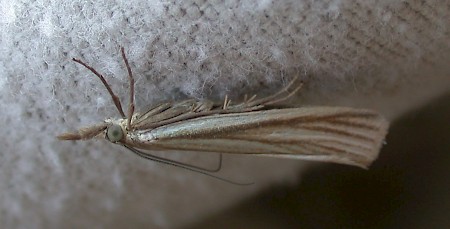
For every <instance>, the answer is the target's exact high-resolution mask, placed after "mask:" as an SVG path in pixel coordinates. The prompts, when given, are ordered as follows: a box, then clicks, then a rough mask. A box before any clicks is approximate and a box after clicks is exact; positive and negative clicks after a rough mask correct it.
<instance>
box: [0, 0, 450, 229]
mask: <svg viewBox="0 0 450 229" xmlns="http://www.w3.org/2000/svg"><path fill="white" fill-rule="evenodd" d="M449 9H450V4H449V2H448V1H433V0H427V1H413V0H410V1H403V2H395V3H391V1H381V2H377V3H370V2H366V1H358V2H355V1H274V2H272V1H258V3H257V4H255V3H254V2H253V1H239V2H238V1H228V0H226V1H211V2H209V1H180V2H178V1H173V2H169V3H166V2H163V3H162V2H158V1H141V0H135V1H123V2H108V1H105V2H103V1H95V2H93V3H90V2H85V1H70V2H60V1H55V2H52V1H29V2H27V1H25V2H24V1H22V2H15V1H4V2H2V4H0V13H1V16H0V26H1V30H2V33H1V34H2V35H1V41H0V51H1V55H0V88H1V90H0V101H1V103H0V110H1V111H2V112H1V114H0V122H1V123H3V124H4V128H3V138H2V140H1V142H0V145H1V146H2V148H1V149H2V150H1V152H0V158H1V159H0V168H1V173H0V207H1V209H2V210H1V211H0V222H1V223H2V224H3V225H1V226H3V227H4V228H30V227H34V228H49V227H50V228H59V227H61V226H68V225H70V226H73V227H109V228H111V227H116V228H119V227H121V226H135V227H144V226H145V227H147V228H148V227H161V228H171V227H176V226H181V225H185V224H186V223H188V222H193V221H197V220H198V219H200V218H202V217H205V216H206V215H209V214H211V213H212V212H215V211H218V210H220V209H223V208H224V207H227V206H231V205H233V204H235V203H238V202H239V201H240V200H242V199H244V198H245V197H248V196H252V195H254V194H255V193H257V192H258V191H259V190H261V188H263V187H266V186H267V185H273V184H277V183H278V182H281V183H284V182H286V181H292V180H295V179H296V178H297V176H298V175H297V172H298V171H299V170H301V169H305V168H306V167H305V166H304V165H307V164H308V163H304V162H300V161H289V160H276V159H270V158H268V159H264V158H252V157H239V156H227V157H225V164H224V171H223V173H222V174H221V175H223V176H225V177H232V178H234V179H238V180H251V181H255V182H257V185H254V186H252V187H247V188H242V187H235V186H230V185H228V184H224V183H221V182H219V181H216V180H212V179H210V178H207V177H204V176H201V175H198V174H192V173H188V172H185V171H182V170H179V169H177V168H169V167H167V166H161V165H156V164H154V163H152V162H148V161H144V160H141V159H139V158H137V157H135V156H134V155H131V154H130V153H128V152H127V151H126V150H124V149H122V148H120V147H116V146H111V145H109V144H107V143H106V142H95V141H94V142H79V143H67V142H58V141H56V139H55V138H54V136H55V135H57V134H58V133H61V132H63V131H66V130H68V129H74V128H78V127H80V126H82V125H87V124H91V123H95V122H99V121H101V120H103V119H104V118H106V117H111V116H116V115H117V112H116V111H115V110H114V107H113V106H112V103H111V102H110V98H109V97H108V95H107V94H106V91H105V89H104V88H102V86H101V84H100V83H99V82H98V80H97V79H95V78H93V77H92V76H91V75H90V74H89V73H88V72H87V71H86V70H84V69H82V68H81V67H80V66H78V65H75V63H73V62H71V61H70V59H71V58H72V57H78V58H82V59H84V60H86V61H87V62H89V63H91V64H92V65H94V67H96V68H97V70H99V71H101V72H103V73H104V74H105V75H106V76H107V77H108V79H109V81H110V82H111V84H112V86H113V89H114V90H115V91H116V92H117V93H118V94H119V95H120V97H121V98H122V99H123V100H124V102H126V99H125V98H127V94H126V93H127V82H126V74H125V69H124V68H123V64H122V62H121V59H120V55H119V45H123V46H125V47H126V49H127V53H128V56H129V59H130V62H131V64H132V67H133V71H134V72H135V75H136V78H137V92H138V95H137V98H136V99H137V107H138V109H139V108H142V107H144V106H146V105H149V104H150V105H151V104H154V103H156V102H157V101H162V100H172V99H183V98H186V97H190V96H192V97H196V98H204V97H209V98H211V97H212V98H215V99H219V98H220V99H221V98H223V96H224V95H225V94H228V95H229V96H230V97H231V98H232V99H233V100H237V99H238V98H241V97H242V96H243V95H244V94H245V93H248V92H249V93H255V92H257V93H259V94H267V93H270V92H272V91H275V90H277V89H279V88H280V87H281V86H282V85H283V83H285V82H286V81H287V80H288V78H291V77H292V76H294V75H298V76H299V77H300V78H301V79H302V80H303V81H304V82H305V87H304V89H303V91H302V92H301V95H300V96H299V97H298V98H296V99H294V100H292V101H290V102H291V103H292V104H293V105H300V104H306V105H316V104H327V105H347V106H352V107H364V108H371V109H376V110H378V111H379V112H380V113H383V114H385V115H386V116H387V117H388V118H390V119H394V118H395V117H397V116H399V115H401V114H402V113H404V112H405V111H407V110H409V109H412V108H414V107H417V106H419V105H421V104H424V103H426V102H427V101H429V100H430V99H431V98H434V97H437V96H439V95H441V94H443V93H444V92H445V91H448V90H449V89H450V77H449V74H450V65H449V64H448V63H449V60H450V57H449V56H450V38H449V34H450V25H449V21H450V18H449V15H450V10H449ZM173 156H174V157H175V158H176V159H181V160H184V161H189V162H194V163H196V164H201V165H206V164H212V163H214V162H215V161H216V159H217V157H216V156H215V155H209V154H208V155H204V154H189V155H187V154H173Z"/></svg>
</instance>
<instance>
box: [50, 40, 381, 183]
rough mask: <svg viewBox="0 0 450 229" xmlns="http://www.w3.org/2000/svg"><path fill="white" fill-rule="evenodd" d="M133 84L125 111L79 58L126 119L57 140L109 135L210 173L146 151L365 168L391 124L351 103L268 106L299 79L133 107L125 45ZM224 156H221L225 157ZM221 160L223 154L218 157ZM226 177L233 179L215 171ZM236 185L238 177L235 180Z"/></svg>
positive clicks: (207, 172)
mask: <svg viewBox="0 0 450 229" xmlns="http://www.w3.org/2000/svg"><path fill="white" fill-rule="evenodd" d="M121 54H122V58H123V60H124V62H125V65H126V68H127V71H128V78H129V81H130V104H129V106H128V113H127V115H125V113H124V111H123V109H122V105H121V103H120V101H119V98H118V97H117V96H116V95H115V94H114V92H113V91H112V90H111V87H110V86H109V85H108V83H107V82H106V80H105V79H104V77H103V76H102V75H101V74H100V73H98V72H97V71H96V70H95V69H94V68H92V67H90V66H89V65H87V64H85V63H84V62H82V61H81V60H78V59H75V58H74V59H73V60H74V61H75V62H77V63H79V64H81V65H83V66H84V67H86V68H87V69H89V70H90V71H91V72H92V73H94V74H95V75H96V76H97V77H98V78H99V79H100V80H101V81H102V82H103V84H104V86H105V87H106V89H107V90H108V92H109V94H110V95H111V97H112V100H113V101H114V104H115V106H116V108H117V110H118V111H119V113H120V115H121V116H122V118H118V119H106V120H105V121H104V122H103V123H100V124H97V125H93V126H89V127H86V128H81V129H80V130H78V131H76V132H72V133H64V134H61V135H59V136H58V138H59V139H60V140H87V139H92V138H94V137H95V138H98V137H99V138H106V139H107V140H109V141H110V142H112V143H115V144H119V145H122V146H124V147H126V148H128V149H129V150H131V151H132V152H134V153H136V154H137V155H139V156H141V157H144V158H146V159H150V160H154V161H157V162H162V163H165V164H170V165H174V166H177V167H182V168H184V169H188V170H193V171H197V172H200V173H202V174H205V175H208V176H213V175H211V174H210V172H215V171H218V170H219V169H220V166H219V168H217V169H212V170H208V169H205V168H201V167H197V166H193V165H187V164H184V163H180V162H177V161H173V160H169V159H165V158H161V157H157V156H154V155H151V154H149V153H148V152H143V151H142V150H173V151H207V152H217V153H234V154H251V155H263V156H272V157H280V158H293V159H305V160H313V161H324V162H334V163H340V164H347V165H354V166H359V167H362V168H367V167H368V166H369V165H370V164H371V163H372V162H373V161H374V160H375V159H376V158H377V156H378V152H379V150H380V147H381V145H382V143H383V140H384V137H385V135H386V133H387V129H388V125H389V124H388V122H387V121H386V120H385V119H384V118H383V117H382V116H381V115H380V114H378V113H377V112H374V111H371V110H366V109H355V108H347V107H321V106H317V107H302V108H285V109H268V108H267V107H268V106H269V105H273V104H277V103H280V102H282V101H284V100H286V99H288V98H290V97H291V96H292V95H294V94H295V93H296V92H297V91H298V90H299V89H300V87H301V83H300V84H299V85H297V86H295V81H296V80H295V79H294V80H293V81H291V82H290V83H289V84H288V85H287V86H286V87H285V88H284V89H283V90H281V91H279V92H278V93H276V94H274V95H271V96H268V97H265V98H261V99H256V96H253V97H251V98H249V99H247V98H245V99H244V102H242V103H239V104H231V102H230V100H229V99H227V98H226V97H225V100H224V102H223V103H220V104H216V103H213V102H211V101H197V100H194V99H191V100H185V101H181V102H167V103H162V104H159V105H157V106H155V107H153V108H151V109H149V110H148V111H146V112H143V113H135V112H134V79H133V75H132V72H131V68H130V65H129V63H128V60H127V58H126V56H125V51H124V49H123V48H121ZM220 155H221V154H220ZM220 159H222V158H221V157H220ZM213 177H216V178H218V179H221V180H225V181H227V182H230V181H229V180H226V179H223V178H220V177H217V176H213ZM231 183H234V182H231Z"/></svg>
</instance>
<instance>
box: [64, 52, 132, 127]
mask: <svg viewBox="0 0 450 229" xmlns="http://www.w3.org/2000/svg"><path fill="white" fill-rule="evenodd" d="M72 60H73V61H75V62H77V63H79V64H81V65H83V66H84V67H85V68H87V69H89V70H90V71H91V72H92V73H94V74H95V75H96V76H97V77H98V78H99V79H100V80H101V81H102V83H103V85H104V86H105V87H106V90H108V92H109V95H110V96H111V98H112V100H113V102H114V105H116V108H117V110H118V111H119V113H120V115H121V116H122V118H125V113H124V112H123V109H122V104H121V103H120V100H119V97H117V95H116V94H114V92H113V90H112V89H111V87H110V86H109V84H108V82H106V80H105V77H103V75H102V74H100V73H98V72H97V71H96V70H95V69H94V68H93V67H91V66H89V65H87V64H86V63H84V62H83V61H81V60H79V59H75V58H72Z"/></svg>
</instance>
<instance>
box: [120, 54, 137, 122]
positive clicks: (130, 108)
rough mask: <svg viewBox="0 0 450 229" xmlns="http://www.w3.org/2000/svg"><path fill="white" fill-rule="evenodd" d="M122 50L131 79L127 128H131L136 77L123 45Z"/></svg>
mask: <svg viewBox="0 0 450 229" xmlns="http://www.w3.org/2000/svg"><path fill="white" fill-rule="evenodd" d="M120 52H121V53H122V58H123V61H124V62H125V66H126V67H127V71H128V79H129V81H130V103H129V104H128V120H127V129H128V130H131V118H133V113H134V78H133V73H132V72H131V67H130V64H129V63H128V59H127V57H126V56H125V49H124V48H123V47H121V48H120Z"/></svg>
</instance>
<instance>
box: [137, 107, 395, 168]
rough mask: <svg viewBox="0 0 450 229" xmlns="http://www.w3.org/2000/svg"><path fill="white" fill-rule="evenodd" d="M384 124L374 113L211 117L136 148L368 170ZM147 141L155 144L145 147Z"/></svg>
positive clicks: (164, 130)
mask: <svg viewBox="0 0 450 229" xmlns="http://www.w3.org/2000/svg"><path fill="white" fill-rule="evenodd" d="M387 128H388V122H387V121H386V120H385V119H384V118H383V117H381V116H380V115H379V114H378V113H376V112H373V111H370V110H363V109H353V108H342V107H309V108H292V109H278V110H268V111H257V112H247V113H239V114H225V115H214V116H208V117H201V118H196V119H192V120H186V121H182V122H178V123H174V124H170V125H166V126H162V127H159V128H156V129H153V130H151V131H149V132H147V133H145V134H144V133H143V135H142V137H143V138H146V139H141V140H142V141H147V143H148V144H141V145H140V146H138V147H140V148H149V149H166V150H167V149H169V150H189V151H210V152H221V153H236V154H256V155H264V156H273V157H286V158H297V159H305V160H314V161H327V162H334V163H341V164H350V165H356V166H360V167H364V168H366V167H368V166H369V165H370V164H371V163H372V162H373V161H374V160H375V159H376V158H377V156H378V152H379V149H380V147H381V145H382V143H383V139H384V137H385V135H386V133H387ZM149 136H151V137H152V138H153V139H152V140H150V141H149Z"/></svg>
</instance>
